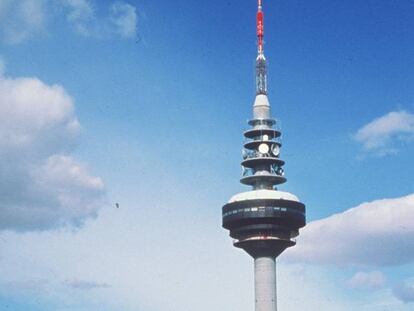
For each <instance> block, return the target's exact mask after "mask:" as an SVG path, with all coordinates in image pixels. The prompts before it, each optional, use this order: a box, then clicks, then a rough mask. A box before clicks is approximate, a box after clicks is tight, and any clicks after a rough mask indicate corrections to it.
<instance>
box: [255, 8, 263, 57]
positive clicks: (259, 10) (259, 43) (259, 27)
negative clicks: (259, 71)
mask: <svg viewBox="0 0 414 311" xmlns="http://www.w3.org/2000/svg"><path fill="white" fill-rule="evenodd" d="M262 8H263V7H262V0H258V8H257V17H256V25H257V49H258V51H259V53H263V43H264V42H263V37H264V13H263V10H262Z"/></svg>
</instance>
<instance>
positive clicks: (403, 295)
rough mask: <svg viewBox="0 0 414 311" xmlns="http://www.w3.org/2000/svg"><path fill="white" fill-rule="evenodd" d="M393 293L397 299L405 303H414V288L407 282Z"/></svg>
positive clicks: (399, 285) (398, 286)
mask: <svg viewBox="0 0 414 311" xmlns="http://www.w3.org/2000/svg"><path fill="white" fill-rule="evenodd" d="M392 292H393V294H394V296H395V297H396V298H398V299H399V300H401V301H402V302H404V303H409V302H414V286H412V285H409V284H408V283H406V282H403V283H400V284H398V285H396V286H395V287H394V288H393V290H392Z"/></svg>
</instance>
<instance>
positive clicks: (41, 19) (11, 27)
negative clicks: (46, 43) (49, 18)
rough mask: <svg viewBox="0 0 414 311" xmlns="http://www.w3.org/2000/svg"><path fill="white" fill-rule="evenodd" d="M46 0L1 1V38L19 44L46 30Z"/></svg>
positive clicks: (5, 41)
mask: <svg viewBox="0 0 414 311" xmlns="http://www.w3.org/2000/svg"><path fill="white" fill-rule="evenodd" d="M45 2H46V1H45V0H21V1H13V0H2V1H0V39H1V41H3V42H4V43H7V44H18V43H21V42H23V41H25V40H27V39H29V38H31V37H33V36H35V35H38V34H40V33H42V32H44V28H45Z"/></svg>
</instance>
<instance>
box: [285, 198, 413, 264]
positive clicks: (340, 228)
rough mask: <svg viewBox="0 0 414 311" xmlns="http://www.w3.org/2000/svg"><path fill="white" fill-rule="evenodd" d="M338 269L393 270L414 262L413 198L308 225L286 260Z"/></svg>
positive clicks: (376, 204) (388, 201)
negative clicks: (389, 267)
mask: <svg viewBox="0 0 414 311" xmlns="http://www.w3.org/2000/svg"><path fill="white" fill-rule="evenodd" d="M283 258H284V259H286V260H290V261H293V262H304V263H310V264H332V265H338V266H376V267H378V266H393V265H402V264H407V263H411V262H413V261H414V194H411V195H408V196H405V197H401V198H395V199H384V200H376V201H373V202H369V203H363V204H361V205H359V206H357V207H354V208H351V209H349V210H347V211H345V212H343V213H340V214H336V215H333V216H330V217H327V218H324V219H321V220H317V221H313V222H311V223H309V224H308V225H307V226H306V227H305V228H304V229H303V230H302V231H301V235H300V236H299V238H298V246H297V247H293V248H291V249H288V250H287V251H286V255H285V256H284V257H283Z"/></svg>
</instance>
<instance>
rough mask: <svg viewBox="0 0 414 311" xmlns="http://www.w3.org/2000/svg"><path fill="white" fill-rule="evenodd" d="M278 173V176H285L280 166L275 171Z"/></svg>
mask: <svg viewBox="0 0 414 311" xmlns="http://www.w3.org/2000/svg"><path fill="white" fill-rule="evenodd" d="M276 173H277V174H278V175H280V176H285V171H284V170H283V168H281V167H279V168H278V169H277V172H276Z"/></svg>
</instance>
